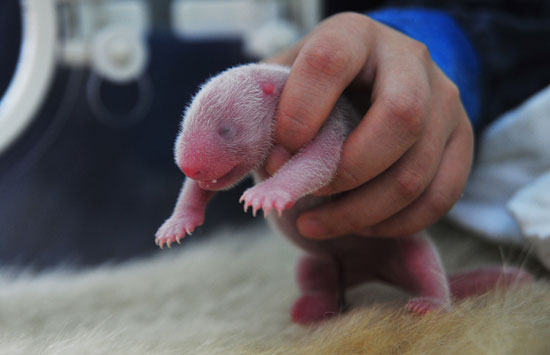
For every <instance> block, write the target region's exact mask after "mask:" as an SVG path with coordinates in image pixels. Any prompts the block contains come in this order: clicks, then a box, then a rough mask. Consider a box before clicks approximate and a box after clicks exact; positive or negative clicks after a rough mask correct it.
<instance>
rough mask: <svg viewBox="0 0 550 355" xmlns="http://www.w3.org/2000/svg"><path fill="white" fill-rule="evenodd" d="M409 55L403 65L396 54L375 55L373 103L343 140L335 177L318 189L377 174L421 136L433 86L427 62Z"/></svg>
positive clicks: (344, 186) (347, 186) (350, 184)
mask: <svg viewBox="0 0 550 355" xmlns="http://www.w3.org/2000/svg"><path fill="white" fill-rule="evenodd" d="M419 50H420V51H421V50H422V49H421V48H420V49H419ZM418 56H420V57H421V55H420V54H419V55H418ZM412 58H413V59H411V60H410V61H407V62H406V63H405V64H404V63H403V62H402V58H401V57H400V56H390V57H388V58H384V57H382V58H379V60H380V63H378V66H379V68H378V70H377V73H376V76H375V78H374V86H373V104H372V106H371V108H370V109H369V110H368V111H367V113H366V115H365V117H364V118H363V120H361V122H360V123H359V125H358V126H357V127H356V129H355V130H354V131H353V132H352V133H351V134H350V135H349V137H348V138H347V140H346V142H345V144H344V148H343V152H342V159H341V162H340V167H339V170H338V171H337V174H336V176H335V178H334V179H333V181H332V182H331V184H329V185H328V186H327V187H325V188H324V189H323V190H322V191H320V193H324V194H333V193H337V192H341V191H346V190H351V189H353V188H355V187H358V186H360V185H362V184H363V183H365V182H366V181H369V180H371V179H372V178H374V177H375V176H378V175H379V174H381V173H382V172H383V171H385V170H386V169H388V168H389V167H390V166H391V165H392V164H394V163H395V162H396V161H397V160H398V159H399V158H400V157H401V156H402V155H403V154H404V153H405V152H406V151H407V150H409V149H410V148H411V146H412V145H413V144H414V143H415V142H416V141H417V140H418V139H419V137H420V136H421V135H422V134H423V132H424V128H425V126H426V125H427V124H428V123H429V122H428V121H427V119H428V117H430V116H429V115H430V110H431V97H432V92H431V85H430V79H429V77H428V72H427V70H426V67H425V62H424V61H423V60H417V59H415V58H416V56H413V57H412ZM404 66H406V67H404Z"/></svg>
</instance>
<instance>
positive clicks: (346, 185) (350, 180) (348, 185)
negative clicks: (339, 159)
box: [333, 166, 363, 191]
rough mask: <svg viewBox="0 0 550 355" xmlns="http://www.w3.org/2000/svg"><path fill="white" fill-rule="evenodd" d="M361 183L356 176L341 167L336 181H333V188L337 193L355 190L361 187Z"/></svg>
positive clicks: (346, 168)
mask: <svg viewBox="0 0 550 355" xmlns="http://www.w3.org/2000/svg"><path fill="white" fill-rule="evenodd" d="M362 183H363V182H362V181H361V179H360V178H359V177H358V176H357V174H356V173H355V172H354V171H353V170H352V169H350V168H349V167H346V166H341V167H340V169H339V174H338V177H337V179H335V181H334V185H333V186H334V188H335V190H337V191H344V190H349V189H352V188H355V187H357V186H359V185H361V184H362Z"/></svg>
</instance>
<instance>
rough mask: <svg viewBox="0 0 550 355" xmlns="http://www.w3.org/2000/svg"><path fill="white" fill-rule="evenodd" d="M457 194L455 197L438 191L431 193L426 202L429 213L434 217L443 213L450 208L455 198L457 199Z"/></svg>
mask: <svg viewBox="0 0 550 355" xmlns="http://www.w3.org/2000/svg"><path fill="white" fill-rule="evenodd" d="M459 195H460V194H458V196H459ZM458 196H456V198H455V197H454V196H450V195H446V194H444V193H442V192H439V191H438V192H435V193H433V194H432V196H430V198H429V199H428V202H427V205H428V210H429V211H430V214H431V215H433V216H434V217H436V218H439V217H441V216H443V215H445V214H446V213H447V212H448V211H449V210H450V209H451V207H452V206H453V204H454V202H455V201H456V199H458Z"/></svg>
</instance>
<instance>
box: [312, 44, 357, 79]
mask: <svg viewBox="0 0 550 355" xmlns="http://www.w3.org/2000/svg"><path fill="white" fill-rule="evenodd" d="M302 55H303V56H304V61H305V63H306V65H307V69H308V70H311V71H314V72H315V73H320V74H322V75H326V76H328V77H339V76H341V75H342V74H343V73H345V71H346V69H347V68H348V66H349V62H350V56H349V49H348V48H347V44H346V42H345V41H343V40H341V39H336V38H332V37H330V36H326V37H325V38H323V40H322V41H321V40H318V41H315V42H314V43H312V44H311V45H310V46H309V47H308V48H307V50H305V51H304V52H303V54H302Z"/></svg>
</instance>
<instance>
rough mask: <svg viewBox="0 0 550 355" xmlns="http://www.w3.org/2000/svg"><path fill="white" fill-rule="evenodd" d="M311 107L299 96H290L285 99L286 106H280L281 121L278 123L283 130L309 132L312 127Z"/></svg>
mask: <svg viewBox="0 0 550 355" xmlns="http://www.w3.org/2000/svg"><path fill="white" fill-rule="evenodd" d="M311 116H312V112H311V108H310V107H309V105H307V103H305V102H303V100H301V99H300V98H299V97H297V96H294V97H290V98H288V99H287V100H286V101H285V105H284V107H280V108H279V121H278V122H277V124H278V125H279V126H280V127H279V128H280V129H281V130H282V131H289V132H292V133H303V134H305V133H306V132H309V131H310V130H311V129H312V127H311V123H310V121H311V119H310V118H311Z"/></svg>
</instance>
